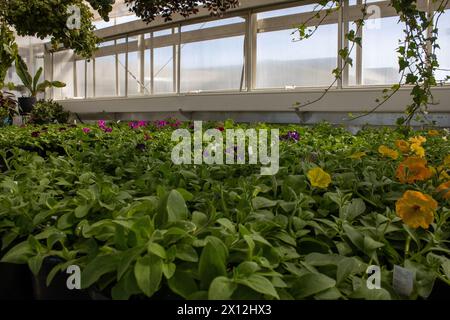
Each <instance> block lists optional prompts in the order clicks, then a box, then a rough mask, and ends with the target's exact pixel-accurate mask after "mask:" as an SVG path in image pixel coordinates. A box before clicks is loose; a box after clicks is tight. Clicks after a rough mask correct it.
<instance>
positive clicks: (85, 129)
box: [83, 128, 91, 134]
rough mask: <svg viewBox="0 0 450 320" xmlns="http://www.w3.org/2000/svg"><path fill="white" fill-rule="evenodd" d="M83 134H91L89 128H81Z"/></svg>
mask: <svg viewBox="0 0 450 320" xmlns="http://www.w3.org/2000/svg"><path fill="white" fill-rule="evenodd" d="M83 132H84V133H86V134H88V133H90V132H91V129H89V128H83Z"/></svg>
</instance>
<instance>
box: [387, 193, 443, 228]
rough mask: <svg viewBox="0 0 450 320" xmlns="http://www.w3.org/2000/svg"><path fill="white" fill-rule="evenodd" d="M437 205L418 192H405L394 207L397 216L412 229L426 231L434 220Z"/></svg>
mask: <svg viewBox="0 0 450 320" xmlns="http://www.w3.org/2000/svg"><path fill="white" fill-rule="evenodd" d="M437 207H438V203H437V202H436V200H434V199H433V198H432V197H431V196H429V195H426V194H423V193H421V192H418V191H406V192H405V194H404V195H403V197H402V198H401V199H399V200H398V201H397V203H396V205H395V208H396V211H397V215H398V216H399V217H400V218H402V220H403V222H404V223H405V224H406V225H407V226H409V227H411V228H414V229H417V228H419V227H422V228H423V229H428V228H429V227H430V224H431V223H432V222H433V220H434V214H435V212H436V209H437Z"/></svg>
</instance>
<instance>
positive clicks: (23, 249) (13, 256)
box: [1, 240, 33, 264]
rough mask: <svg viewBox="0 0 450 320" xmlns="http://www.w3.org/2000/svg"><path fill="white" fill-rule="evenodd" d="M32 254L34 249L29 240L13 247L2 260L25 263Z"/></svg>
mask: <svg viewBox="0 0 450 320" xmlns="http://www.w3.org/2000/svg"><path fill="white" fill-rule="evenodd" d="M32 255H33V249H32V248H31V245H30V243H29V242H28V240H27V241H24V242H21V243H19V244H18V245H16V246H14V247H13V248H11V250H9V251H8V252H7V253H6V254H5V255H4V256H3V258H2V260H1V262H7V263H16V264H25V263H27V261H28V259H29V258H30V257H31V256H32Z"/></svg>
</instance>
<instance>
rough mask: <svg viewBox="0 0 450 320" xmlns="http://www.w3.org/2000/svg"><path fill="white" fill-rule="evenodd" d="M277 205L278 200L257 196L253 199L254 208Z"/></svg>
mask: <svg viewBox="0 0 450 320" xmlns="http://www.w3.org/2000/svg"><path fill="white" fill-rule="evenodd" d="M276 205H277V202H276V201H272V200H269V199H267V198H264V197H256V198H254V199H253V200H252V206H253V209H255V210H259V209H264V208H272V207H275V206H276Z"/></svg>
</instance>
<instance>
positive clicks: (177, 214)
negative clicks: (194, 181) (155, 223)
mask: <svg viewBox="0 0 450 320" xmlns="http://www.w3.org/2000/svg"><path fill="white" fill-rule="evenodd" d="M167 214H168V221H169V222H175V221H178V220H186V219H187V215H188V208H187V206H186V202H185V201H184V198H183V196H182V195H181V194H180V193H179V192H178V191H177V190H172V191H171V192H170V193H169V196H168V198H167Z"/></svg>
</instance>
